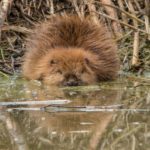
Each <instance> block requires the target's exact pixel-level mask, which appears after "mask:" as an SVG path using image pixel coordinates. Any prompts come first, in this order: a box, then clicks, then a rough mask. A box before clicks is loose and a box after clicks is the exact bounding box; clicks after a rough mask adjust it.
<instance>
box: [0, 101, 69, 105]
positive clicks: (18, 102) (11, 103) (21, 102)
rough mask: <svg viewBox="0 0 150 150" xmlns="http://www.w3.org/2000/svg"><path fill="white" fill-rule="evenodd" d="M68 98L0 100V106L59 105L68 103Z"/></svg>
mask: <svg viewBox="0 0 150 150" xmlns="http://www.w3.org/2000/svg"><path fill="white" fill-rule="evenodd" d="M70 102H71V101H70V100H46V101H42V100H41V101H17V102H0V106H16V105H61V104H68V103H70Z"/></svg>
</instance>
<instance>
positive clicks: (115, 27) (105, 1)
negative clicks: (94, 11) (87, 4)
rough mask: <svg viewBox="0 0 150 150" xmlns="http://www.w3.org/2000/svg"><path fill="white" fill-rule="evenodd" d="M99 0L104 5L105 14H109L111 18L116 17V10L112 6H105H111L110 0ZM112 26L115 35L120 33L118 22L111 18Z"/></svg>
mask: <svg viewBox="0 0 150 150" xmlns="http://www.w3.org/2000/svg"><path fill="white" fill-rule="evenodd" d="M101 1H102V4H103V5H104V7H105V10H106V12H107V14H108V15H109V16H111V17H112V18H116V19H118V16H117V13H116V10H115V9H114V8H113V7H106V6H113V3H112V1H111V0H101ZM112 28H113V30H114V32H115V34H116V36H117V37H119V36H121V35H122V29H121V26H120V23H119V24H118V23H117V22H116V21H115V20H113V21H112Z"/></svg>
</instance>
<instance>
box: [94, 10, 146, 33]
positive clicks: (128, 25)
mask: <svg viewBox="0 0 150 150" xmlns="http://www.w3.org/2000/svg"><path fill="white" fill-rule="evenodd" d="M95 13H98V14H100V15H102V16H104V17H106V18H108V19H111V20H114V21H116V22H118V23H120V24H123V25H125V26H127V27H129V28H131V29H133V30H136V31H140V32H143V33H145V34H148V35H149V33H147V32H146V31H144V30H142V29H139V28H136V27H134V26H132V25H130V24H127V23H125V22H123V21H120V20H118V19H115V18H112V17H110V16H108V15H106V14H104V13H101V12H95Z"/></svg>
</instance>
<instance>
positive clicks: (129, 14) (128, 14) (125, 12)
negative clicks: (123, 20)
mask: <svg viewBox="0 0 150 150" xmlns="http://www.w3.org/2000/svg"><path fill="white" fill-rule="evenodd" d="M95 3H98V4H101V5H105V6H108V7H112V8H116V9H118V10H119V11H121V12H123V13H124V14H126V15H127V16H129V17H131V18H133V19H135V20H137V21H139V22H140V23H142V24H144V21H143V20H141V19H139V18H137V17H136V16H135V15H133V14H131V13H129V12H127V11H125V10H123V9H121V8H119V7H117V6H114V5H109V4H104V3H102V2H97V1H96V2H95Z"/></svg>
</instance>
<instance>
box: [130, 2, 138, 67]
mask: <svg viewBox="0 0 150 150" xmlns="http://www.w3.org/2000/svg"><path fill="white" fill-rule="evenodd" d="M129 9H130V10H131V12H132V13H133V14H134V15H136V14H135V10H134V7H133V5H132V3H131V1H129ZM133 24H134V26H135V27H136V28H138V22H137V20H133ZM138 65H139V32H135V33H134V43H133V56H132V66H138Z"/></svg>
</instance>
